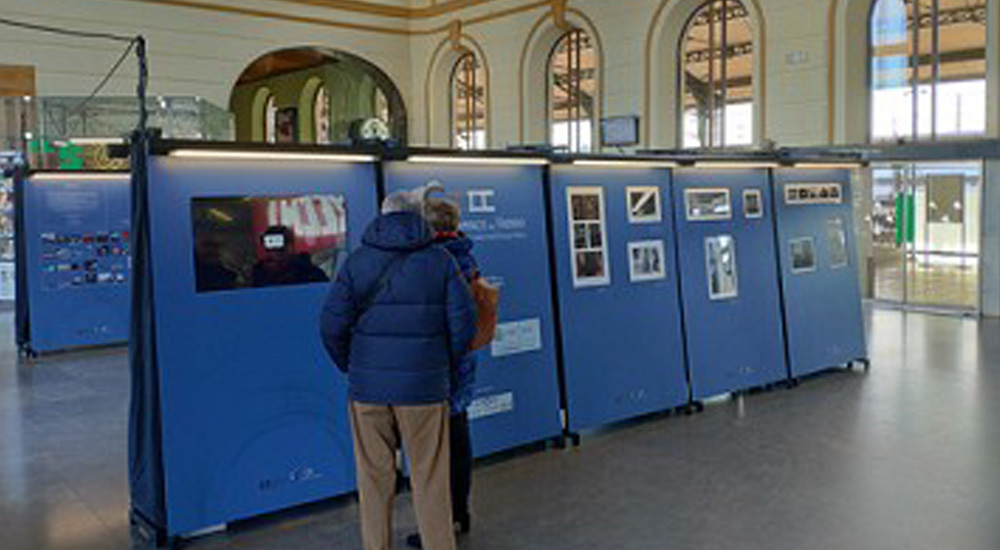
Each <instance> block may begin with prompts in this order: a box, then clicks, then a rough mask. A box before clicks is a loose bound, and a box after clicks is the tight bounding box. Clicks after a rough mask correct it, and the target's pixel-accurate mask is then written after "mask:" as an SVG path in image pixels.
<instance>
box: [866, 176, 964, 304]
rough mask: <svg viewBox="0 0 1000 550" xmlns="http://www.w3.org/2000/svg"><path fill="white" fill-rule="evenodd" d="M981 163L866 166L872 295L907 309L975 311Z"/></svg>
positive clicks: (876, 298) (879, 299)
mask: <svg viewBox="0 0 1000 550" xmlns="http://www.w3.org/2000/svg"><path fill="white" fill-rule="evenodd" d="M982 186H983V164H982V163H981V162H935V163H916V164H914V163H906V164H891V165H879V166H874V167H873V168H872V190H871V191H872V206H871V213H870V215H869V219H870V221H871V239H872V247H871V254H870V258H869V260H868V261H869V277H871V278H872V281H871V288H872V295H873V298H874V299H875V300H877V301H881V302H888V303H892V304H899V305H905V306H913V307H926V308H934V309H944V310H952V311H957V312H962V313H975V312H977V311H978V309H979V249H980V220H981V211H980V210H981V203H982Z"/></svg>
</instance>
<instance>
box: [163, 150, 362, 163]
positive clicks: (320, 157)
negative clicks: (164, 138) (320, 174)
mask: <svg viewBox="0 0 1000 550" xmlns="http://www.w3.org/2000/svg"><path fill="white" fill-rule="evenodd" d="M170 156H171V157H176V158H186V159H207V160H277V161H290V160H297V161H316V162H355V163H370V162H375V161H377V160H378V159H377V158H376V157H375V155H356V154H328V153H283V152H277V151H276V152H264V151H260V152H258V151H218V150H210V149H177V150H175V151H171V152H170Z"/></svg>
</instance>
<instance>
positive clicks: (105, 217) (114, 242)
mask: <svg viewBox="0 0 1000 550" xmlns="http://www.w3.org/2000/svg"><path fill="white" fill-rule="evenodd" d="M19 190H20V192H21V193H22V194H23V197H22V200H19V201H18V205H19V212H18V215H19V216H21V217H22V218H23V227H24V232H23V234H21V235H18V236H17V238H18V239H22V240H23V241H24V248H23V250H24V251H25V254H24V255H22V256H20V257H18V258H17V259H16V261H17V262H18V271H19V272H20V273H21V276H22V277H23V278H24V285H22V286H21V290H22V291H23V292H24V295H21V296H18V297H17V298H18V308H19V309H20V311H21V319H22V321H21V322H20V323H19V326H18V338H17V339H18V345H19V346H20V347H21V349H22V350H23V351H25V352H27V353H48V352H54V351H62V350H67V349H72V348H80V347H90V346H105V345H113V344H123V343H125V342H126V341H127V340H128V334H129V297H130V295H131V292H130V291H131V289H130V285H131V282H132V276H131V272H132V264H131V250H130V247H131V243H130V238H129V235H130V231H131V212H130V208H131V197H132V194H131V190H130V188H129V175H128V174H124V173H37V174H34V175H32V176H31V177H28V178H27V179H26V180H24V181H23V182H22V183H21V184H20V185H19Z"/></svg>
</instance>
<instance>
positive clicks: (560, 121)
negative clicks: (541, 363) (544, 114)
mask: <svg viewBox="0 0 1000 550" xmlns="http://www.w3.org/2000/svg"><path fill="white" fill-rule="evenodd" d="M548 74H549V80H548V88H549V143H550V144H551V145H552V146H554V147H556V148H557V149H564V150H567V151H569V152H573V153H586V152H590V151H591V150H593V139H594V117H595V116H596V112H597V105H596V103H597V49H596V48H595V46H594V41H593V39H592V38H591V37H590V35H588V34H587V33H586V32H584V31H583V30H580V29H576V30H572V31H570V32H568V33H566V34H565V35H563V37H562V38H560V39H559V41H558V42H556V45H555V48H553V49H552V55H551V56H550V57H549V73H548Z"/></svg>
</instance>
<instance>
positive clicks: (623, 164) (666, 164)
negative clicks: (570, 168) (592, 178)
mask: <svg viewBox="0 0 1000 550" xmlns="http://www.w3.org/2000/svg"><path fill="white" fill-rule="evenodd" d="M573 165H574V166H586V167H593V168H676V167H677V163H676V162H673V161H661V160H655V161H653V160H628V159H620V160H612V159H604V160H602V159H577V160H574V161H573Z"/></svg>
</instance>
